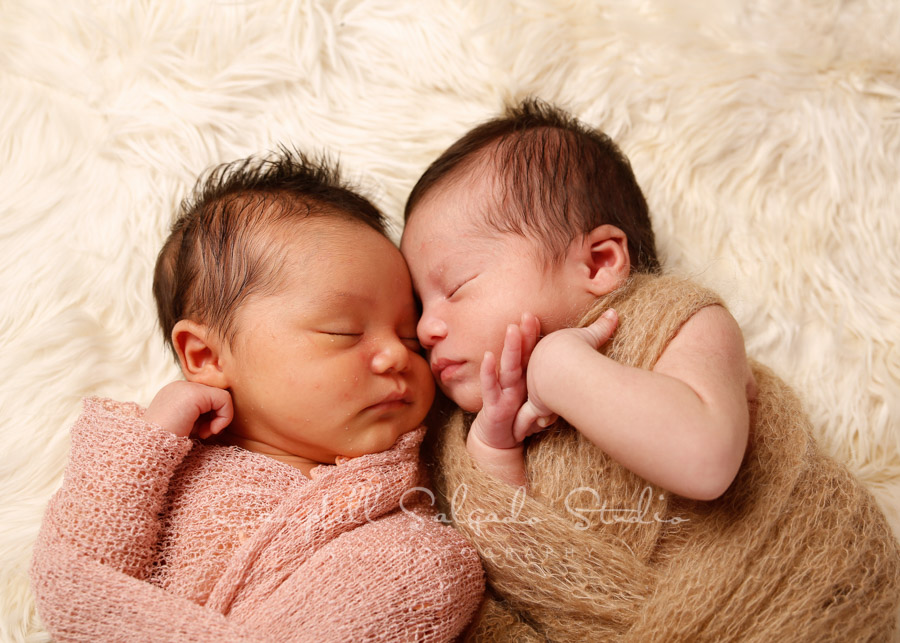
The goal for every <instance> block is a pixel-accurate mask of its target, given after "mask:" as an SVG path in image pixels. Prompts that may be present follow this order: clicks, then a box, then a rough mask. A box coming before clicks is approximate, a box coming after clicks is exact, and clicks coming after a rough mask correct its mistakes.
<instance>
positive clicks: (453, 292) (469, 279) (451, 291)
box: [447, 277, 472, 299]
mask: <svg viewBox="0 0 900 643" xmlns="http://www.w3.org/2000/svg"><path fill="white" fill-rule="evenodd" d="M470 281H472V277H469V278H468V279H466V280H464V281H462V282H461V283H460V284H459V285H458V286H457V287H456V288H451V289H450V292H448V293H447V299H449V298H450V297H452V296H453V295H455V294H456V292H457V291H458V290H459V289H460V288H462V287H463V286H465V285H466V284H467V283H469V282H470Z"/></svg>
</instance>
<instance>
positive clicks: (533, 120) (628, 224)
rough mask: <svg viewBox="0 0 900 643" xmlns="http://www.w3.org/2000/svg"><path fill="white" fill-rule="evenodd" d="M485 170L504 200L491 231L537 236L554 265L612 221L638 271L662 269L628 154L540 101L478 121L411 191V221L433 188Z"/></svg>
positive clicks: (490, 219)
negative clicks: (584, 237) (586, 236)
mask: <svg viewBox="0 0 900 643" xmlns="http://www.w3.org/2000/svg"><path fill="white" fill-rule="evenodd" d="M482 164H485V165H482ZM485 167H486V168H487V170H488V171H489V172H491V173H492V174H493V176H494V179H495V188H494V189H495V194H496V195H497V201H498V202H497V203H496V206H497V207H495V208H490V209H488V211H487V212H486V213H485V216H486V219H485V221H484V223H485V224H486V225H487V227H488V228H489V229H491V230H494V231H499V232H512V233H516V234H520V235H522V236H528V237H531V238H533V239H535V240H536V241H537V242H538V243H539V245H540V246H541V249H542V253H541V254H542V255H543V257H544V259H545V260H547V261H548V262H550V263H552V262H555V261H558V260H560V259H562V257H563V256H564V254H565V251H566V249H567V248H568V246H569V244H570V243H571V242H572V240H573V239H575V238H577V237H579V236H581V235H584V234H586V233H587V232H589V231H591V230H593V229H594V228H596V227H598V226H601V225H604V224H611V225H614V226H616V227H618V228H620V229H621V230H622V231H623V232H624V233H625V235H626V236H627V239H628V253H629V255H630V258H631V267H632V269H633V270H635V271H637V272H658V271H659V269H660V267H659V260H658V258H657V255H656V243H655V241H654V236H653V228H652V226H651V223H650V216H649V212H648V209H647V201H646V200H645V199H644V194H643V193H642V192H641V189H640V187H639V186H638V183H637V180H636V179H635V177H634V172H633V171H632V169H631V164H630V163H629V162H628V159H627V157H626V156H625V155H624V154H623V153H622V152H621V150H619V148H618V146H617V145H616V144H615V143H614V142H613V141H612V139H610V138H609V137H608V136H607V135H605V134H603V133H602V132H599V131H597V130H595V129H593V128H591V127H588V126H586V125H584V124H583V123H581V122H580V121H578V120H577V119H576V118H574V117H573V116H571V115H569V114H568V113H566V112H565V111H563V110H561V109H558V108H556V107H553V106H551V105H549V104H547V103H545V102H543V101H540V100H537V99H528V100H525V101H524V102H522V103H520V104H518V105H516V106H514V107H511V108H509V109H507V111H506V112H505V113H504V114H503V115H502V116H500V117H498V118H495V119H492V120H489V121H487V122H485V123H482V124H481V125H478V126H477V127H475V128H474V129H472V130H470V131H469V132H468V133H467V134H465V135H464V136H463V137H462V138H460V139H459V140H457V141H456V142H455V143H454V144H453V145H451V146H450V147H449V148H448V149H447V150H446V151H445V152H444V153H443V154H441V156H439V157H438V158H437V160H435V161H434V162H433V163H432V164H431V166H429V168H428V169H427V170H425V173H424V174H423V175H422V176H421V177H420V178H419V181H418V183H416V185H415V187H414V188H413V190H412V192H411V193H410V195H409V199H408V200H407V202H406V210H405V219H406V220H407V221H408V220H409V218H410V215H411V214H412V212H413V210H414V208H415V206H416V205H417V204H418V203H419V202H420V201H421V200H422V199H423V198H424V197H425V195H426V194H427V193H428V192H430V191H431V190H434V189H435V188H439V187H440V186H441V184H443V183H444V182H445V181H447V180H456V179H459V178H462V177H463V176H466V175H467V172H470V171H477V170H481V169H482V168H485Z"/></svg>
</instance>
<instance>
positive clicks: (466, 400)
mask: <svg viewBox="0 0 900 643" xmlns="http://www.w3.org/2000/svg"><path fill="white" fill-rule="evenodd" d="M441 390H442V391H443V392H444V395H446V396H447V397H449V398H450V399H451V400H453V402H454V403H455V404H456V405H457V406H458V407H459V408H461V409H462V410H463V411H468V412H469V413H478V411H480V410H481V407H482V406H483V404H484V402H482V400H481V386H480V385H479V384H478V383H475V382H471V383H470V382H455V383H453V384H450V385H441Z"/></svg>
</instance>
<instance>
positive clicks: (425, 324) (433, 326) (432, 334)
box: [416, 311, 447, 349]
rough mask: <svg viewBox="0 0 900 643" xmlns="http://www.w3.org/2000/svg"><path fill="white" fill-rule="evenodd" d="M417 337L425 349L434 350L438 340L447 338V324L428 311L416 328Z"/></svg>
mask: <svg viewBox="0 0 900 643" xmlns="http://www.w3.org/2000/svg"><path fill="white" fill-rule="evenodd" d="M416 335H418V336H419V342H420V343H421V344H422V346H423V347H424V348H426V349H427V348H432V347H433V346H434V345H435V344H436V343H437V342H438V340H440V339H444V338H445V337H446V336H447V324H445V323H444V322H443V320H441V319H440V318H438V317H436V316H434V315H432V314H429V313H428V312H427V311H426V312H425V313H423V314H422V318H421V319H419V323H418V325H417V326H416Z"/></svg>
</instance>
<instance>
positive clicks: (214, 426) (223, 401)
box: [144, 381, 234, 439]
mask: <svg viewBox="0 0 900 643" xmlns="http://www.w3.org/2000/svg"><path fill="white" fill-rule="evenodd" d="M233 417H234V407H233V405H232V403H231V394H230V393H229V392H228V391H226V390H223V389H220V388H214V387H212V386H206V385H205V384H198V383H196V382H184V381H178V382H172V383H170V384H166V385H165V386H164V387H162V388H161V389H160V390H159V392H158V393H157V394H156V397H154V398H153V401H152V402H150V406H149V407H147V412H146V413H144V421H146V422H152V423H153V424H158V425H159V426H161V427H162V428H164V429H165V430H166V431H169V432H170V433H174V434H175V435H177V436H179V437H188V436H190V435H192V434H193V435H194V436H196V437H198V438H200V439H204V438H208V437H209V436H211V435H214V434H217V433H220V432H221V431H222V430H223V429H224V428H225V427H226V426H228V425H229V424H230V423H231V420H232V418H233Z"/></svg>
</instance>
